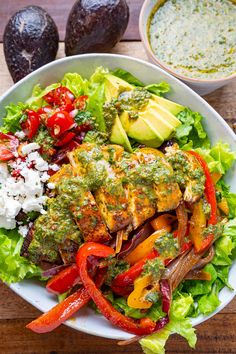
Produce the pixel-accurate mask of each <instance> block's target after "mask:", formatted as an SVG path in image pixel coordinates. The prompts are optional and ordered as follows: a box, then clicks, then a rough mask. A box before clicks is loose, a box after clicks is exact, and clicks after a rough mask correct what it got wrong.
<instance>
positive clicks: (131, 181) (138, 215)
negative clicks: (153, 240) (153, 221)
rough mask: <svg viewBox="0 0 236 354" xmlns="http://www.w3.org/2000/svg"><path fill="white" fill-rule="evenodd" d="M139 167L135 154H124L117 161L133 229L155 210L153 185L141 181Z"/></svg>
mask: <svg viewBox="0 0 236 354" xmlns="http://www.w3.org/2000/svg"><path fill="white" fill-rule="evenodd" d="M139 167H140V163H139V161H138V157H137V155H136V154H131V155H130V154H129V155H127V156H124V157H123V159H122V160H121V161H120V162H119V170H120V172H119V173H120V174H121V175H122V176H123V182H124V187H125V190H126V195H127V198H128V212H129V214H130V215H131V219H132V226H133V229H136V228H138V227H139V226H140V225H142V224H143V223H144V222H145V221H146V220H147V219H149V218H150V217H152V216H153V215H154V214H155V212H156V207H155V193H154V189H153V186H152V184H150V183H146V184H145V183H143V179H142V178H140V176H139V173H138V168H139Z"/></svg>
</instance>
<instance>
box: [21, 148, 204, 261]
mask: <svg viewBox="0 0 236 354" xmlns="http://www.w3.org/2000/svg"><path fill="white" fill-rule="evenodd" d="M68 157H69V161H70V164H68V165H63V166H62V168H61V169H60V170H59V171H58V172H57V173H56V174H54V175H53V176H52V177H51V178H50V182H52V183H55V186H56V188H55V190H54V192H53V193H52V195H53V198H50V199H49V200H48V207H47V212H46V214H45V215H42V216H40V217H39V218H38V219H37V220H36V222H35V223H34V227H33V229H32V230H31V231H30V234H29V236H30V241H31V242H30V241H29V238H28V239H27V244H26V243H25V245H24V247H23V252H24V254H26V251H25V249H26V248H28V252H27V253H28V254H29V255H30V257H31V260H33V261H34V262H35V263H38V262H40V261H47V262H60V260H62V261H63V263H70V262H71V260H72V259H74V257H75V253H76V250H77V248H78V247H79V245H80V243H81V239H83V240H84V241H94V242H101V243H104V242H106V241H108V240H110V238H111V236H110V234H112V233H114V232H119V231H121V232H122V231H123V232H125V234H127V233H129V232H130V231H132V230H134V229H137V228H138V227H139V226H140V225H142V224H143V223H144V222H145V221H146V220H147V219H149V218H151V217H152V216H153V215H154V214H155V213H156V212H164V211H169V210H174V209H176V208H177V206H178V205H179V203H180V201H181V198H182V192H183V197H184V200H186V201H188V202H195V201H196V200H198V199H199V198H200V197H201V195H202V193H203V189H204V182H205V180H204V178H205V177H204V173H203V171H202V168H201V166H200V165H199V164H198V161H197V160H196V159H195V158H194V156H192V155H190V154H188V153H187V152H185V151H182V150H179V149H178V146H173V147H170V148H168V149H167V154H166V155H164V154H163V153H161V152H160V151H158V150H156V149H152V148H141V149H137V150H136V151H135V152H134V153H127V152H125V151H124V149H123V148H122V147H121V146H118V145H104V146H99V145H96V144H82V145H81V146H80V147H79V148H77V149H75V150H73V151H72V152H70V153H69V154H68Z"/></svg>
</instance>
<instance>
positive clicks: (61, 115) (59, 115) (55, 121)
mask: <svg viewBox="0 0 236 354" xmlns="http://www.w3.org/2000/svg"><path fill="white" fill-rule="evenodd" d="M74 125H75V121H74V119H73V118H72V117H70V115H69V113H68V112H66V111H60V112H56V113H54V114H53V115H52V116H51V117H49V118H48V120H47V123H46V126H47V128H49V130H50V132H51V135H52V136H53V137H54V138H58V137H59V136H61V135H62V134H63V133H65V132H66V131H67V130H69V129H71V128H72V127H73V126H74Z"/></svg>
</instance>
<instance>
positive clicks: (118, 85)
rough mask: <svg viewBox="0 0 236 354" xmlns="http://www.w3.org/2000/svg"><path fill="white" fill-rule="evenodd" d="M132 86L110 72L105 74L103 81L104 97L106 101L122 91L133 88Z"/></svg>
mask: <svg viewBox="0 0 236 354" xmlns="http://www.w3.org/2000/svg"><path fill="white" fill-rule="evenodd" d="M133 88H134V87H133V86H132V85H130V84H129V83H128V82H126V81H124V80H122V79H120V78H119V77H116V76H114V75H112V74H107V75H106V81H105V97H106V102H110V101H111V100H112V98H117V97H118V96H119V94H120V93H121V92H123V91H130V90H133Z"/></svg>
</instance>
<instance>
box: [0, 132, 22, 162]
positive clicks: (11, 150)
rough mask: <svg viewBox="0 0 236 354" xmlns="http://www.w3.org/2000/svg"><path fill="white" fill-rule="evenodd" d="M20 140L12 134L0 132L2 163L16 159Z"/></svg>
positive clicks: (0, 158) (0, 156)
mask: <svg viewBox="0 0 236 354" xmlns="http://www.w3.org/2000/svg"><path fill="white" fill-rule="evenodd" d="M18 146H19V140H18V139H17V138H16V137H15V136H14V135H13V134H11V133H8V134H4V133H1V132H0V161H8V160H11V159H12V158H14V157H15V153H16V151H17V147H18Z"/></svg>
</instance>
